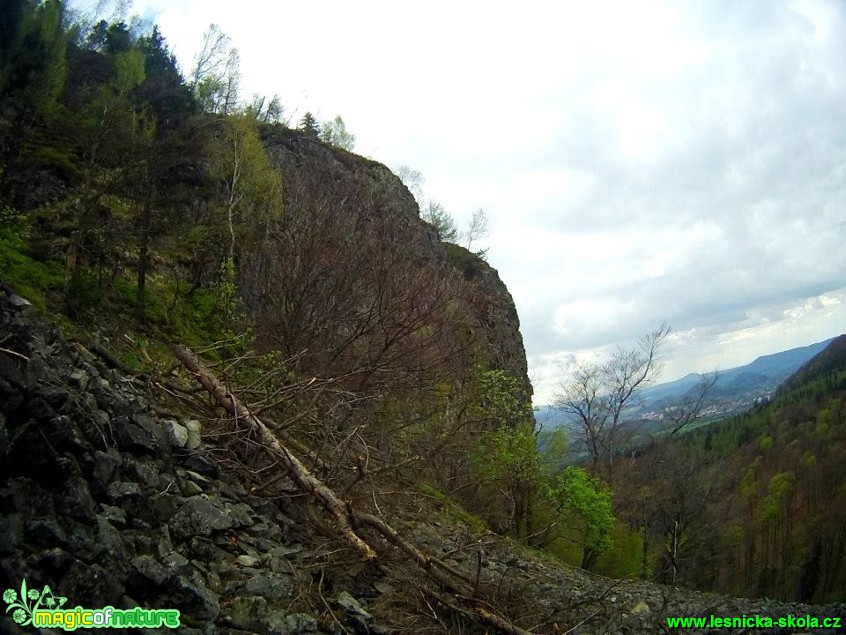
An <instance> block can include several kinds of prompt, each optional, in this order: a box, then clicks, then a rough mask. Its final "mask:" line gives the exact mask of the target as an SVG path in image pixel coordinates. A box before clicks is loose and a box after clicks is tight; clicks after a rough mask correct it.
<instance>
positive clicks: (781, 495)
mask: <svg viewBox="0 0 846 635" xmlns="http://www.w3.org/2000/svg"><path fill="white" fill-rule="evenodd" d="M792 485H793V473H792V472H778V473H777V474H774V475H773V476H772V478H770V482H769V484H768V485H767V496H766V497H765V498H764V501H763V503H762V504H761V520H762V521H763V522H765V523H772V522H774V521H775V520H776V519H777V518H778V517H779V516H780V515H781V513H782V511H783V509H784V504H785V498H786V496H787V493H788V492H789V491H790V488H791V486H792Z"/></svg>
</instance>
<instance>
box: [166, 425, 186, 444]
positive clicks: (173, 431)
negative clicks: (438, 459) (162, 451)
mask: <svg viewBox="0 0 846 635" xmlns="http://www.w3.org/2000/svg"><path fill="white" fill-rule="evenodd" d="M165 429H166V430H167V432H168V436H169V438H170V445H171V447H174V448H184V447H185V445H186V444H187V443H188V428H186V427H185V426H183V425H182V424H180V423H178V422H176V421H173V420H168V421H165Z"/></svg>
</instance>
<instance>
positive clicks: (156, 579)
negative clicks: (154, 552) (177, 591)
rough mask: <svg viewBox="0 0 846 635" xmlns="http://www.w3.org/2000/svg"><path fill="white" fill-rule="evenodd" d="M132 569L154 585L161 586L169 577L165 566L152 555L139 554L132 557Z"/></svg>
mask: <svg viewBox="0 0 846 635" xmlns="http://www.w3.org/2000/svg"><path fill="white" fill-rule="evenodd" d="M132 567H133V569H134V570H135V571H136V572H137V573H138V574H140V575H141V576H142V577H143V578H145V579H146V580H149V581H150V582H152V583H153V584H154V585H156V586H162V585H164V583H165V582H167V581H168V580H169V579H170V573H169V572H168V570H167V568H166V567H165V566H164V565H163V564H161V563H160V562H159V561H157V560H156V559H155V558H153V557H152V556H147V555H141V556H136V557H135V558H133V559H132Z"/></svg>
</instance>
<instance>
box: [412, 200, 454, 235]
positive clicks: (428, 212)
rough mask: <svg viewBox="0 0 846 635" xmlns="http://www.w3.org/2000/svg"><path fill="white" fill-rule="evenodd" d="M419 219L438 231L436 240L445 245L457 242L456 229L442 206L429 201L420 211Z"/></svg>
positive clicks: (450, 216)
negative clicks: (438, 239)
mask: <svg viewBox="0 0 846 635" xmlns="http://www.w3.org/2000/svg"><path fill="white" fill-rule="evenodd" d="M420 218H422V219H423V220H424V221H426V222H427V223H429V224H430V225H433V226H434V227H435V229H436V230H437V231H438V238H440V239H441V240H442V241H443V242H445V243H457V242H458V227H456V225H455V220H454V219H453V218H452V215H451V214H450V213H449V212H447V211H446V210H445V209H444V206H443V205H441V204H440V203H436V202H435V201H429V202H428V203H426V206H425V207H424V208H423V209H422V210H420Z"/></svg>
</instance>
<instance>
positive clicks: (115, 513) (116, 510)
mask: <svg viewBox="0 0 846 635" xmlns="http://www.w3.org/2000/svg"><path fill="white" fill-rule="evenodd" d="M100 514H101V517H102V518H104V519H105V520H108V521H109V522H110V523H111V524H112V525H114V526H115V527H120V528H122V527H125V526H126V512H125V511H123V510H122V509H121V508H120V507H115V506H114V505H105V504H103V505H101V506H100Z"/></svg>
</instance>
